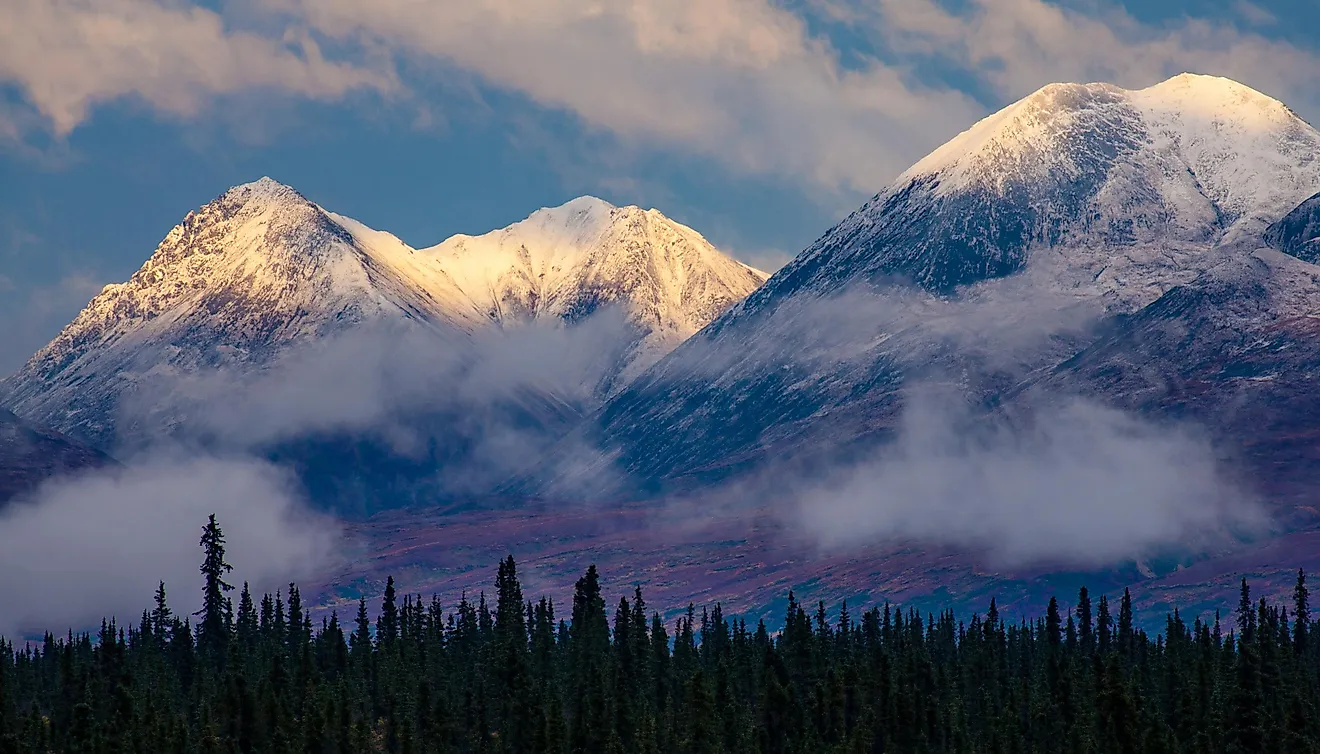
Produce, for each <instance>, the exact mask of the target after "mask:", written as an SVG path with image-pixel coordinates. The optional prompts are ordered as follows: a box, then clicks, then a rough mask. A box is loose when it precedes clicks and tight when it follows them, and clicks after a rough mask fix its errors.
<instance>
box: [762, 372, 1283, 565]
mask: <svg viewBox="0 0 1320 754" xmlns="http://www.w3.org/2000/svg"><path fill="white" fill-rule="evenodd" d="M788 510H789V513H788V515H789V518H790V520H792V521H793V522H794V523H795V524H796V525H797V526H799V527H800V530H801V531H805V532H808V533H810V534H811V535H813V536H814V537H816V538H817V539H818V540H819V542H820V543H821V544H822V545H824V546H826V547H854V546H858V545H868V544H876V543H879V542H886V541H889V542H893V541H916V542H922V543H928V544H934V545H938V546H944V547H951V548H959V549H964V550H971V551H974V552H979V553H984V554H986V555H988V556H989V557H990V558H991V559H992V560H993V561H995V562H997V563H1003V564H1008V565H1017V564H1023V563H1041V562H1043V563H1048V564H1059V565H1065V566H1078V567H1098V566H1104V565H1110V564H1113V563H1117V562H1121V561H1124V560H1131V559H1137V558H1142V557H1148V556H1151V555H1155V554H1160V553H1164V552H1169V551H1177V552H1197V551H1200V552H1203V551H1206V550H1207V549H1209V548H1213V547H1216V546H1222V545H1224V544H1226V543H1229V542H1231V541H1232V540H1233V538H1234V537H1236V536H1240V535H1243V534H1252V533H1259V532H1261V531H1263V530H1264V529H1265V528H1266V527H1267V526H1268V519H1267V516H1266V515H1265V513H1264V511H1263V509H1262V508H1261V507H1260V506H1259V505H1258V503H1257V501H1256V500H1255V499H1254V498H1253V497H1252V495H1251V494H1250V493H1249V492H1246V491H1245V490H1244V489H1243V488H1241V487H1239V486H1238V485H1237V484H1235V483H1234V481H1233V480H1232V479H1231V478H1229V477H1228V476H1226V475H1225V474H1224V473H1223V471H1222V470H1221V467H1220V463H1219V459H1218V458H1217V457H1216V454H1215V452H1214V449H1213V447H1212V446H1211V444H1210V443H1209V442H1208V441H1207V440H1206V439H1205V438H1203V437H1199V436H1197V435H1196V434H1195V433H1193V432H1191V431H1189V430H1188V429H1187V428H1185V427H1172V426H1162V425H1158V424H1155V423H1152V422H1150V421H1147V420H1144V419H1141V418H1139V417H1136V416H1133V415H1131V414H1128V413H1125V412H1122V411H1118V410H1115V409H1112V408H1108V407H1105V406H1102V405H1099V404H1097V403H1094V402H1091V401H1086V400H1082V399H1078V398H1066V399H1061V400H1055V401H1050V402H1046V403H1044V405H1041V406H1038V407H1036V408H1035V409H1033V410H1031V411H1029V412H1022V413H1019V414H1018V415H1016V416H1015V417H1013V418H1012V419H1010V418H1008V417H1005V416H1003V415H993V416H985V415H979V416H978V415H974V414H972V413H971V412H969V411H967V410H966V409H965V404H964V403H963V402H962V400H961V397H960V396H949V395H943V396H941V395H938V394H936V393H932V392H929V391H922V390H920V389H917V390H914V391H910V392H909V395H908V400H907V401H906V405H905V409H904V414H903V419H902V424H901V429H900V431H899V435H898V439H897V441H896V442H894V443H893V444H892V445H889V446H886V447H885V448H883V449H881V450H880V451H879V452H877V453H876V454H875V455H874V457H872V458H871V459H868V460H866V461H863V462H861V463H859V464H857V465H855V466H853V467H851V468H849V469H847V470H846V471H843V472H841V473H839V474H837V476H836V477H835V478H834V479H833V481H831V482H829V483H826V484H822V485H820V486H815V487H811V488H808V489H806V490H803V491H799V492H798V493H797V494H795V495H794V496H793V503H792V505H791V507H790V508H789V509H788Z"/></svg>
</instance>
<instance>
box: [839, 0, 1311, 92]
mask: <svg viewBox="0 0 1320 754" xmlns="http://www.w3.org/2000/svg"><path fill="white" fill-rule="evenodd" d="M1242 5H1244V6H1245V5H1248V4H1245V3H1244V4H1242ZM866 7H868V8H871V12H870V14H869V16H868V18H867V20H866V21H864V22H860V23H862V25H863V27H864V28H865V29H867V30H868V31H870V32H871V33H873V34H876V35H879V36H880V37H883V38H884V39H885V41H886V44H887V46H888V47H889V48H890V49H891V50H892V51H893V52H894V53H895V54H900V55H910V56H926V57H933V58H937V59H940V60H942V61H944V62H945V63H946V64H952V65H954V66H957V67H958V68H961V69H962V70H964V71H966V72H968V73H969V74H971V75H972V76H975V77H976V78H978V79H980V80H982V81H984V82H986V83H988V84H990V85H991V86H992V88H993V89H994V90H995V91H996V92H997V93H998V94H999V95H1000V96H1001V97H1003V98H1005V99H1008V100H1011V99H1016V98H1018V97H1021V96H1024V95H1026V94H1029V93H1030V92H1032V91H1034V90H1036V89H1037V88H1039V87H1040V86H1042V85H1044V84H1047V83H1051V82H1055V81H1075V82H1090V81H1105V82H1109V83H1113V84H1118V85H1120V86H1126V87H1142V86H1148V85H1150V84H1154V83H1157V82H1158V81H1160V80H1163V79H1165V78H1167V77H1169V76H1172V75H1174V74H1178V73H1182V72H1184V71H1191V72H1195V73H1206V74H1213V75H1220V76H1227V77H1229V78H1234V79H1237V80H1239V81H1242V82H1243V83H1245V84H1247V85H1249V86H1253V87H1255V88H1258V89H1261V90H1263V91H1265V92H1267V93H1269V94H1272V95H1274V96H1276V97H1282V98H1283V99H1285V100H1286V101H1288V102H1289V103H1290V104H1294V105H1296V106H1298V107H1305V108H1309V109H1311V110H1312V111H1314V109H1315V108H1317V107H1320V93H1317V91H1316V89H1315V85H1314V80H1313V78H1314V77H1313V76H1312V75H1311V72H1312V71H1314V70H1315V69H1316V67H1317V66H1318V65H1320V54H1317V53H1316V52H1314V51H1311V50H1305V49H1302V48H1299V47H1296V46H1294V45H1292V44H1289V43H1287V42H1283V41H1279V40H1273V39H1268V38H1266V37H1264V36H1262V35H1260V34H1257V33H1255V32H1251V31H1245V30H1243V29H1241V28H1239V27H1237V26H1235V25H1233V24H1232V23H1229V22H1227V21H1224V20H1211V19H1207V18H1198V17H1188V18H1184V19H1182V20H1181V21H1179V22H1177V23H1175V24H1172V25H1160V26H1153V25H1150V24H1144V23H1142V22H1141V21H1139V20H1137V19H1136V18H1134V17H1133V16H1132V15H1131V14H1129V13H1127V12H1126V11H1125V10H1124V9H1123V7H1121V6H1119V5H1115V4H1111V3H1105V2H1101V3H1100V4H1098V5H1095V6H1092V8H1093V11H1092V13H1089V14H1088V13H1082V12H1080V11H1077V10H1073V9H1070V8H1068V7H1065V6H1062V5H1059V4H1055V3H1049V2H1044V0H971V2H968V3H966V4H963V5H962V6H961V8H960V9H959V10H956V11H955V10H950V9H949V8H948V7H947V6H946V5H944V4H942V3H939V2H936V0H880V1H879V3H877V4H867V5H866ZM1252 7H1254V6H1252ZM1239 12H1240V13H1241V12H1243V9H1242V8H1239ZM1248 12H1249V11H1248ZM1255 18H1256V20H1261V19H1262V18H1263V16H1262V15H1261V14H1259V13H1257V14H1255Z"/></svg>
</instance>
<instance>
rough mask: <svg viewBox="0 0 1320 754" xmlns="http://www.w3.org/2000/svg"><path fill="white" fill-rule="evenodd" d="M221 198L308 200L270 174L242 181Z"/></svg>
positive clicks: (275, 202)
mask: <svg viewBox="0 0 1320 754" xmlns="http://www.w3.org/2000/svg"><path fill="white" fill-rule="evenodd" d="M221 199H228V200H231V201H239V202H244V203H246V202H260V203H274V204H280V203H286V202H307V201H308V200H307V197H305V196H303V195H302V194H301V193H299V192H298V190H297V189H295V188H293V187H292V186H287V185H285V184H283V183H280V182H279V181H277V180H275V179H274V178H271V177H270V176H262V177H260V178H258V179H257V180H255V181H250V182H248V183H240V184H239V185H237V186H234V187H233V188H231V189H229V190H228V191H226V192H225V193H224V194H222V195H221Z"/></svg>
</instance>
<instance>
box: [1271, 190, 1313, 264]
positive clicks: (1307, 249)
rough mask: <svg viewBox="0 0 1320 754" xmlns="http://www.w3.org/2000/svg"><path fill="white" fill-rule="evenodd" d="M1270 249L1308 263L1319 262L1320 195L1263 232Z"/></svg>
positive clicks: (1299, 206)
mask: <svg viewBox="0 0 1320 754" xmlns="http://www.w3.org/2000/svg"><path fill="white" fill-rule="evenodd" d="M1265 243H1266V244H1268V245H1269V246H1270V247H1271V248H1274V249H1278V250H1279V251H1282V252H1285V253H1288V254H1291V255H1293V256H1295V257H1297V258H1298V259H1304V260H1306V261H1308V262H1320V194H1316V195H1315V196H1313V197H1311V198H1310V199H1307V200H1306V201H1304V202H1302V203H1301V204H1299V205H1297V208H1296V209H1294V210H1293V211H1292V212H1289V213H1288V214H1287V216H1286V217H1284V218H1283V219H1282V220H1279V221H1278V222H1276V223H1274V224H1273V225H1271V226H1270V227H1269V229H1268V230H1266V231H1265Z"/></svg>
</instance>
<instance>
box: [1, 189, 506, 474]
mask: <svg viewBox="0 0 1320 754" xmlns="http://www.w3.org/2000/svg"><path fill="white" fill-rule="evenodd" d="M380 318H390V319H410V320H415V321H418V322H422V323H426V324H428V325H432V326H443V327H457V328H463V327H466V328H473V327H476V326H477V325H479V324H480V322H481V317H480V315H479V314H478V313H477V312H476V311H475V310H473V308H472V306H471V305H470V303H468V302H467V301H466V300H465V299H464V297H463V296H462V294H461V293H460V292H459V291H458V290H457V289H456V288H455V287H454V286H453V284H452V283H451V282H450V281H448V280H447V279H445V278H444V276H443V275H442V274H441V273H440V272H439V271H437V270H434V269H433V266H431V265H429V264H427V263H426V260H424V259H421V258H418V257H416V255H415V253H414V252H413V251H412V250H411V249H409V248H408V247H407V246H405V245H404V244H403V243H402V242H400V241H398V240H397V239H395V238H393V237H392V236H389V235H388V234H383V233H375V232H373V231H368V230H366V229H365V228H362V227H361V226H358V225H356V224H354V223H351V222H348V221H346V220H345V219H343V218H339V217H338V216H335V215H332V214H331V213H328V212H326V211H324V210H322V209H321V208H320V207H317V206H316V205H314V204H312V203H311V202H309V201H307V200H306V199H305V198H303V197H302V196H301V195H300V194H298V193H297V192H296V191H294V190H293V189H291V188H288V187H287V186H282V185H280V184H278V183H276V182H275V181H272V180H270V179H262V180H259V181H256V182H255V183H250V184H246V185H243V186H238V187H236V188H233V189H231V190H229V191H227V192H225V193H224V194H223V195H221V196H220V197H219V198H218V199H216V200H215V201H213V202H211V203H209V204H207V205H206V206H204V207H202V208H201V209H199V210H198V211H196V212H192V213H189V214H188V216H187V217H185V218H184V220H183V222H182V223H180V224H179V225H177V226H175V227H174V229H173V230H171V231H170V232H169V234H168V235H167V236H166V237H165V239H164V240H163V241H162V242H161V244H160V246H159V247H157V249H156V251H155V253H154V254H152V256H151V258H150V259H148V260H147V262H146V263H145V264H144V265H143V266H142V267H141V268H140V269H139V270H138V271H137V272H136V273H134V274H133V276H132V277H131V278H129V280H128V281H127V282H125V283H122V284H117V285H109V286H106V288H105V289H104V290H103V291H102V292H101V293H100V294H99V295H98V296H96V297H95V298H94V299H92V301H91V302H90V303H89V304H88V305H87V307H86V308H85V309H83V311H82V312H81V313H80V314H79V315H78V316H77V318H76V319H74V321H73V322H72V323H70V324H69V325H68V326H67V327H66V328H65V329H64V330H63V331H62V332H61V333H60V334H59V335H58V336H56V338H55V339H54V340H53V341H51V342H50V343H49V344H48V345H47V346H46V347H44V348H42V349H41V350H40V351H38V352H37V353H36V355H34V356H33V357H32V359H31V360H29V361H28V363H27V364H26V365H25V366H24V367H23V368H22V369H21V370H19V371H18V372H17V373H16V374H15V375H13V376H12V377H10V378H8V379H7V380H6V381H5V382H4V383H3V402H4V404H5V405H6V406H8V407H9V408H10V409H12V410H13V411H14V412H15V413H17V414H19V415H20V416H24V417H26V418H29V419H32V420H34V421H36V422H38V423H40V424H42V425H44V426H49V427H52V428H54V429H57V430H59V431H62V432H64V433H66V434H70V435H72V436H75V437H78V438H80V439H83V440H85V441H88V442H91V443H92V444H94V445H96V446H98V447H103V448H108V447H111V446H112V445H113V444H114V443H115V442H116V439H117V438H116V436H117V434H118V433H119V430H120V429H121V428H120V427H118V426H117V425H118V423H119V422H120V421H121V420H122V419H124V418H126V417H121V415H120V413H121V412H120V410H119V409H120V402H121V399H122V398H124V397H125V395H126V394H127V393H132V392H133V391H134V390H136V389H137V387H138V386H139V385H141V384H143V382H144V380H145V381H149V382H154V383H159V381H160V380H161V379H165V380H168V379H170V378H173V377H176V376H181V375H189V374H194V373H197V372H199V371H202V370H207V369H213V368H217V367H226V366H227V367H231V368H237V369H246V368H253V367H259V366H261V365H262V364H265V363H267V362H269V361H270V360H271V359H273V358H274V357H276V356H277V355H279V354H280V353H281V352H282V351H283V350H285V349H286V348H288V347H290V346H292V345H296V344H298V343H302V342H306V341H309V340H312V339H316V338H320V337H325V336H328V335H331V334H334V333H336V332H340V331H342V330H343V329H345V328H349V327H353V326H355V325H358V324H361V323H363V322H367V321H371V320H376V319H380ZM141 419H142V417H136V416H135V417H131V418H130V420H132V421H138V420H141Z"/></svg>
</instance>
